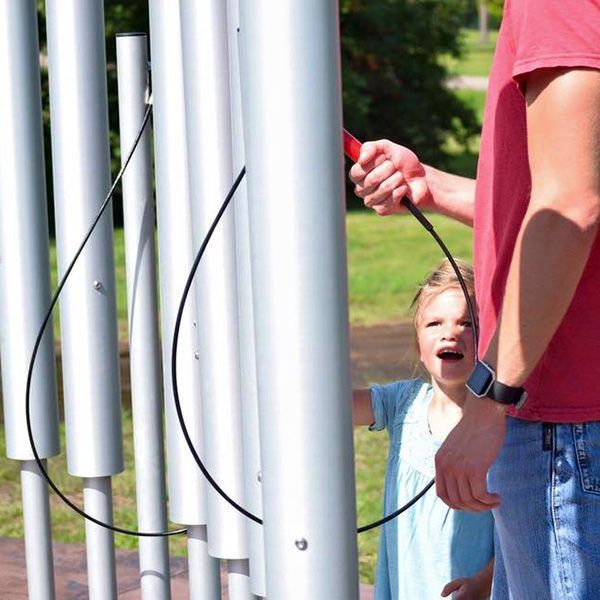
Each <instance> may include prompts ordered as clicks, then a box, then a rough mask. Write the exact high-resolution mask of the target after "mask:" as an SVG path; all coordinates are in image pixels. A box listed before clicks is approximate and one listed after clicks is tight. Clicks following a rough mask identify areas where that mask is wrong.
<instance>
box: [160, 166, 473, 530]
mask: <svg viewBox="0 0 600 600" xmlns="http://www.w3.org/2000/svg"><path fill="white" fill-rule="evenodd" d="M245 173H246V167H243V168H242V170H241V171H240V173H239V175H238V176H237V178H236V180H235V182H234V184H233V186H232V187H231V189H230V190H229V193H228V194H227V197H226V198H225V200H224V202H223V204H222V205H221V208H220V209H219V212H218V213H217V216H216V217H215V219H214V221H213V222H212V224H211V226H210V228H209V230H208V233H207V234H206V236H205V237H204V240H203V241H202V245H201V246H200V249H199V250H198V253H197V254H196V258H195V259H194V263H193V265H192V268H191V269H190V273H189V275H188V278H187V281H186V283H185V287H184V290H183V294H182V296H181V301H180V303H179V309H178V310H177V318H176V319H175V328H174V333H173V344H172V347H171V380H172V386H173V401H174V402H175V409H176V412H177V419H178V421H179V426H180V427H181V431H182V432H183V436H184V437H185V441H186V444H187V445H188V448H189V450H190V452H191V453H192V456H193V457H194V461H195V462H196V464H197V465H198V468H199V469H200V470H201V471H202V473H203V474H204V476H205V477H206V479H207V480H208V482H209V483H210V485H211V486H212V487H213V488H214V489H215V491H217V492H218V494H219V495H220V496H221V497H222V498H223V499H224V500H225V501H226V502H228V503H229V504H230V505H231V506H232V507H233V508H235V509H236V510H237V511H238V512H240V513H241V514H243V515H244V516H245V517H247V518H248V519H251V520H252V521H254V522H255V523H258V524H260V525H262V523H263V521H262V519H261V518H260V517H257V516H256V515H255V514H253V513H251V512H250V511H249V510H247V509H245V508H244V507H243V506H240V505H239V504H238V503H237V502H236V501H235V500H233V499H232V498H231V497H230V496H229V495H228V494H227V493H226V492H225V491H224V490H223V489H222V488H221V486H219V484H218V483H217V482H216V481H215V480H214V478H213V477H212V475H211V474H210V472H209V471H208V469H207V468H206V466H205V465H204V463H203V462H202V460H201V459H200V456H199V455H198V452H197V451H196V448H195V447H194V444H193V442H192V439H191V436H190V434H189V431H188V429H187V426H186V424H185V419H184V417H183V411H182V409H181V402H180V399H179V385H178V383H177V347H178V344H179V330H180V329H181V320H182V318H183V310H184V307H185V303H186V301H187V297H188V295H189V291H190V288H191V287H192V283H193V280H194V277H195V275H196V271H197V270H198V266H199V264H200V261H201V260H202V256H203V255H204V252H205V250H206V247H207V245H208V242H209V241H210V238H211V236H212V234H213V232H214V230H215V229H216V227H217V225H218V223H219V221H220V220H221V217H222V216H223V214H224V212H225V209H226V208H227V206H228V205H229V203H230V201H231V199H232V198H233V194H234V193H235V191H236V190H237V188H238V186H239V184H240V183H241V181H242V179H243V178H244V175H245ZM402 204H404V206H405V207H406V208H407V209H408V210H409V211H410V212H411V214H412V215H413V216H414V217H415V218H416V219H417V221H419V223H421V225H423V227H424V228H425V229H426V230H427V231H428V232H429V233H430V234H431V235H432V236H433V238H434V240H435V241H436V242H437V243H438V245H439V246H440V248H441V249H442V252H443V253H444V255H445V256H446V258H447V259H448V261H449V262H450V264H451V265H452V268H453V269H454V271H455V273H456V277H457V279H458V281H459V284H460V287H461V289H462V292H463V294H464V296H465V299H466V301H467V308H468V311H469V317H470V319H471V331H472V333H473V343H474V348H475V359H476V360H477V337H478V336H477V321H476V318H475V317H476V315H475V309H474V307H473V302H472V300H471V297H470V296H469V291H468V290H467V286H466V284H465V281H464V279H463V276H462V274H461V272H460V269H459V268H458V265H457V264H456V261H455V260H454V258H453V257H452V254H450V251H449V250H448V248H447V246H446V245H445V244H444V242H443V240H442V239H441V238H440V236H439V235H438V234H437V232H436V231H435V229H434V227H433V225H432V224H431V223H430V221H429V220H428V219H427V218H426V217H425V215H424V214H423V213H422V212H421V211H420V210H419V209H418V208H417V207H416V206H415V205H414V204H413V203H412V202H411V201H410V200H409V199H408V198H406V197H405V198H403V199H402ZM434 482H435V479H432V480H431V481H430V482H429V483H428V484H427V485H426V486H425V487H424V488H423V489H422V490H421V491H420V492H419V493H418V494H417V495H416V496H415V497H414V498H413V499H412V500H410V501H408V502H407V503H406V504H405V505H404V506H401V507H400V508H399V509H397V510H396V511H394V512H393V513H390V514H389V515H386V516H385V517H383V518H382V519H380V520H378V521H375V522H373V523H369V524H368V525H363V526H361V527H358V528H357V530H356V531H357V533H363V532H365V531H369V530H370V529H374V528H376V527H379V526H380V525H383V524H384V523H387V522H389V521H391V520H393V519H395V518H396V517H397V516H399V515H401V514H402V513H403V512H405V511H406V510H408V509H409V508H410V507H411V506H413V505H414V504H415V503H416V502H417V501H418V500H420V499H421V498H422V497H423V496H424V495H425V494H426V493H427V492H428V491H429V490H430V489H431V487H432V486H433V484H434Z"/></svg>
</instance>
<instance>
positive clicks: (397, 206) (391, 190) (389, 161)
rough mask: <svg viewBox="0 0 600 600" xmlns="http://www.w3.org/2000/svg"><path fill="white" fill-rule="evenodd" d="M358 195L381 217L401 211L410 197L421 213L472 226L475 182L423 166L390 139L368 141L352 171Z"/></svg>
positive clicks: (413, 155) (351, 176)
mask: <svg viewBox="0 0 600 600" xmlns="http://www.w3.org/2000/svg"><path fill="white" fill-rule="evenodd" d="M350 179H351V180H352V181H353V182H354V183H355V185H356V187H355V193H356V195H357V196H358V197H360V198H362V199H363V201H364V203H365V205H366V206H368V207H370V208H373V209H374V210H375V211H376V212H377V213H378V214H380V215H390V214H393V213H396V212H402V211H404V210H406V209H404V208H403V207H402V204H401V200H402V198H403V197H404V196H405V195H407V194H408V196H409V198H410V199H411V200H412V202H413V203H414V204H415V205H416V206H417V207H419V208H420V209H421V210H431V211H434V212H437V213H440V214H443V215H446V216H448V217H451V218H453V219H456V220H458V221H461V222H462V223H465V224H466V225H473V207H474V204H475V180H474V179H469V178H467V177H460V176H458V175H452V174H451V173H446V172H445V171H440V170H438V169H435V168H434V167H430V166H428V165H423V164H422V163H421V162H420V161H419V159H418V157H417V155H416V154H415V153H414V152H412V151H411V150H409V149H408V148H405V147H404V146H400V145H398V144H394V143H393V142H390V141H389V140H378V141H374V142H365V143H364V144H363V145H362V147H361V151H360V157H359V159H358V162H357V163H356V164H355V165H354V166H353V167H352V169H350Z"/></svg>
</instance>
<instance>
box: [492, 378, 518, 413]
mask: <svg viewBox="0 0 600 600" xmlns="http://www.w3.org/2000/svg"><path fill="white" fill-rule="evenodd" d="M486 397H488V398H491V399H492V400H495V401H496V402H500V403H501V404H510V405H513V406H515V407H516V408H520V407H521V406H523V404H525V401H526V400H527V392H526V391H525V388H522V387H512V386H510V385H505V384H503V383H500V382H499V381H498V380H494V382H493V383H492V385H491V386H490V389H489V390H488V392H487V394H486Z"/></svg>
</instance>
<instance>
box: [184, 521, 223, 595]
mask: <svg viewBox="0 0 600 600" xmlns="http://www.w3.org/2000/svg"><path fill="white" fill-rule="evenodd" d="M188 560H189V563H190V565H194V568H193V569H190V570H189V571H188V585H189V598H190V600H206V599H207V598H208V599H210V598H220V597H221V574H220V571H219V568H218V567H219V561H218V560H216V559H214V558H212V557H210V556H209V555H208V532H207V531H206V525H194V526H192V527H190V528H189V529H188ZM215 565H216V566H217V568H215Z"/></svg>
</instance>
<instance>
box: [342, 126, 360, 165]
mask: <svg viewBox="0 0 600 600" xmlns="http://www.w3.org/2000/svg"><path fill="white" fill-rule="evenodd" d="M361 145H362V144H361V143H360V142H359V141H358V140H357V139H356V138H355V137H354V136H353V135H352V134H351V133H349V132H348V131H346V130H345V129H344V154H345V155H346V156H347V157H348V158H350V159H351V160H353V161H354V162H356V161H357V160H358V157H359V156H360V147H361Z"/></svg>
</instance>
